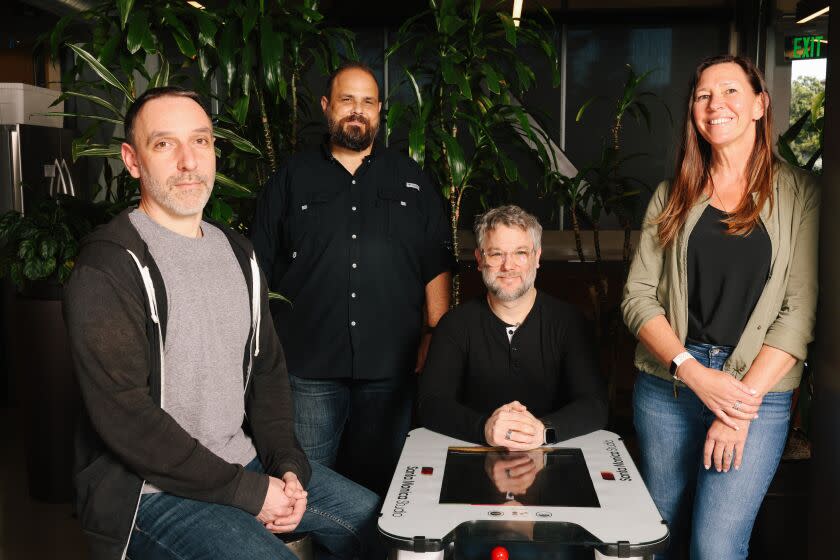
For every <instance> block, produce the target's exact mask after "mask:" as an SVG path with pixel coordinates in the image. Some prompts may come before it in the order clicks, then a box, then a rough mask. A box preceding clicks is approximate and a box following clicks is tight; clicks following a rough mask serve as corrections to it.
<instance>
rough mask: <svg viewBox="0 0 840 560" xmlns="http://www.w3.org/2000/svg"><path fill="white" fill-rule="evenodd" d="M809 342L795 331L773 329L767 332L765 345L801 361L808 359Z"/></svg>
mask: <svg viewBox="0 0 840 560" xmlns="http://www.w3.org/2000/svg"><path fill="white" fill-rule="evenodd" d="M808 342H810V340H809V339H808V338H806V337H804V336H802V335H800V334H799V333H797V332H795V331H791V330H788V329H782V330H779V329H773V328H772V327H771V329H770V330H768V331H767V334H766V335H765V336H764V344H766V345H767V346H772V347H773V348H777V349H779V350H781V351H782V352H787V353H788V354H790V355H791V356H793V357H794V358H796V359H797V360H799V361H804V360H805V358H806V357H808Z"/></svg>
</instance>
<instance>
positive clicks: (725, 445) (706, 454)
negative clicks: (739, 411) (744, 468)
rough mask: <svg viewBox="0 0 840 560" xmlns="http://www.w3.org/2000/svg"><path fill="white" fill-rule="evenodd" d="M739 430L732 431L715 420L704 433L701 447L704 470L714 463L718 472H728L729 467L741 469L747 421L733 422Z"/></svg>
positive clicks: (747, 431) (748, 426)
mask: <svg viewBox="0 0 840 560" xmlns="http://www.w3.org/2000/svg"><path fill="white" fill-rule="evenodd" d="M734 421H735V422H736V423H737V424H738V426H739V428H740V429H738V430H733V429H732V428H730V427H729V426H727V425H726V424H724V423H723V422H721V421H720V420H719V419H715V421H714V422H712V425H711V426H710V427H709V431H708V432H707V433H706V445H705V446H704V447H703V466H704V467H706V469H708V468H710V467H711V466H712V462H714V465H715V469H717V471H718V472H721V471H723V472H729V467H730V466H734V467H735V469H736V470H737V469H740V468H741V463H742V462H743V460H744V444H746V442H747V434H748V433H749V431H750V421H749V420H734Z"/></svg>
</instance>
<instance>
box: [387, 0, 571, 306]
mask: <svg viewBox="0 0 840 560" xmlns="http://www.w3.org/2000/svg"><path fill="white" fill-rule="evenodd" d="M481 6H482V2H481V0H469V1H467V0H464V1H459V0H430V1H429V10H428V11H426V12H424V13H421V14H418V15H416V16H414V17H413V18H411V19H409V20H408V21H407V22H405V23H404V24H403V25H402V26H401V28H400V29H399V31H398V36H397V40H396V42H395V44H394V45H393V46H392V47H391V48H390V49H389V51H388V52H387V53H386V56H388V57H390V56H392V55H394V53H396V52H405V51H408V52H409V53H410V56H411V60H413V61H414V62H412V63H411V64H409V66H408V67H407V68H405V77H406V82H407V83H408V84H409V87H410V89H411V91H412V92H413V96H414V103H413V104H403V103H397V102H394V103H391V105H390V107H389V110H388V114H387V118H386V134H390V133H391V132H393V130H394V128H395V127H396V126H397V125H398V124H399V123H400V122H403V121H404V120H407V121H408V123H409V126H408V128H409V138H408V147H409V154H410V156H411V157H412V158H414V159H415V160H416V161H417V162H418V163H419V164H420V165H421V166H423V167H424V168H425V169H426V170H427V171H429V172H430V174H431V175H432V176H433V177H434V179H435V180H436V181H437V182H438V184H439V185H440V186H441V189H442V192H443V195H444V197H446V198H447V199H448V201H449V206H450V218H451V221H450V225H451V229H452V236H453V241H454V244H453V251H454V254H455V257H456V258H457V257H458V244H457V230H458V222H459V218H460V209H461V202H462V201H463V197H464V194H465V193H466V192H468V191H469V190H473V189H474V190H477V191H478V192H479V193H483V192H487V191H488V190H491V189H495V188H507V187H510V186H514V185H516V184H517V183H518V182H519V171H518V168H517V166H516V164H515V163H514V161H513V159H512V154H513V151H514V150H521V151H524V152H526V153H528V154H531V155H533V156H535V157H536V158H538V159H539V160H540V161H541V162H542V163H543V167H544V168H545V169H549V168H550V160H551V158H552V155H551V153H550V152H549V151H548V150H546V148H545V144H544V142H543V141H542V140H543V139H542V138H541V137H540V135H539V134H537V133H536V132H535V130H534V128H533V127H532V126H531V121H530V120H529V118H528V114H527V113H526V111H525V109H523V108H522V107H521V106H520V104H519V103H518V102H517V100H516V97H517V96H521V95H522V94H523V93H524V92H525V91H527V90H528V89H529V88H531V86H533V84H534V82H535V76H534V72H533V71H532V70H531V68H530V67H529V66H528V65H527V64H525V63H524V62H523V60H522V58H521V52H518V51H517V48H522V47H530V48H536V49H538V50H539V51H540V52H542V53H543V54H544V55H545V56H546V57H547V58H548V60H549V63H550V66H551V70H552V75H553V78H554V84H555V85H556V84H557V83H558V81H559V71H558V56H557V51H556V48H555V46H554V41H553V37H552V36H551V34H550V32H549V31H548V30H546V28H545V27H543V26H540V25H539V24H537V22H535V21H533V20H523V21H521V22H518V25H517V22H514V20H513V19H511V17H510V16H507V15H505V14H503V13H500V12H492V11H483V10H482V9H481ZM545 16H546V18H547V21H549V22H550V18H548V14H547V13H546V14H545ZM458 294H459V288H458V279H457V277H456V279H455V281H454V285H453V295H454V297H453V301H454V303H456V304H457V301H458Z"/></svg>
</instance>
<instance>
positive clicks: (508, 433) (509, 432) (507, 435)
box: [505, 430, 513, 439]
mask: <svg viewBox="0 0 840 560" xmlns="http://www.w3.org/2000/svg"><path fill="white" fill-rule="evenodd" d="M511 435H513V430H508V431H507V432H505V439H510V436H511Z"/></svg>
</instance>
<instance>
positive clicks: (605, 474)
mask: <svg viewBox="0 0 840 560" xmlns="http://www.w3.org/2000/svg"><path fill="white" fill-rule="evenodd" d="M601 478H603V479H604V480H615V475H614V474H613V473H611V472H610V471H601Z"/></svg>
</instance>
